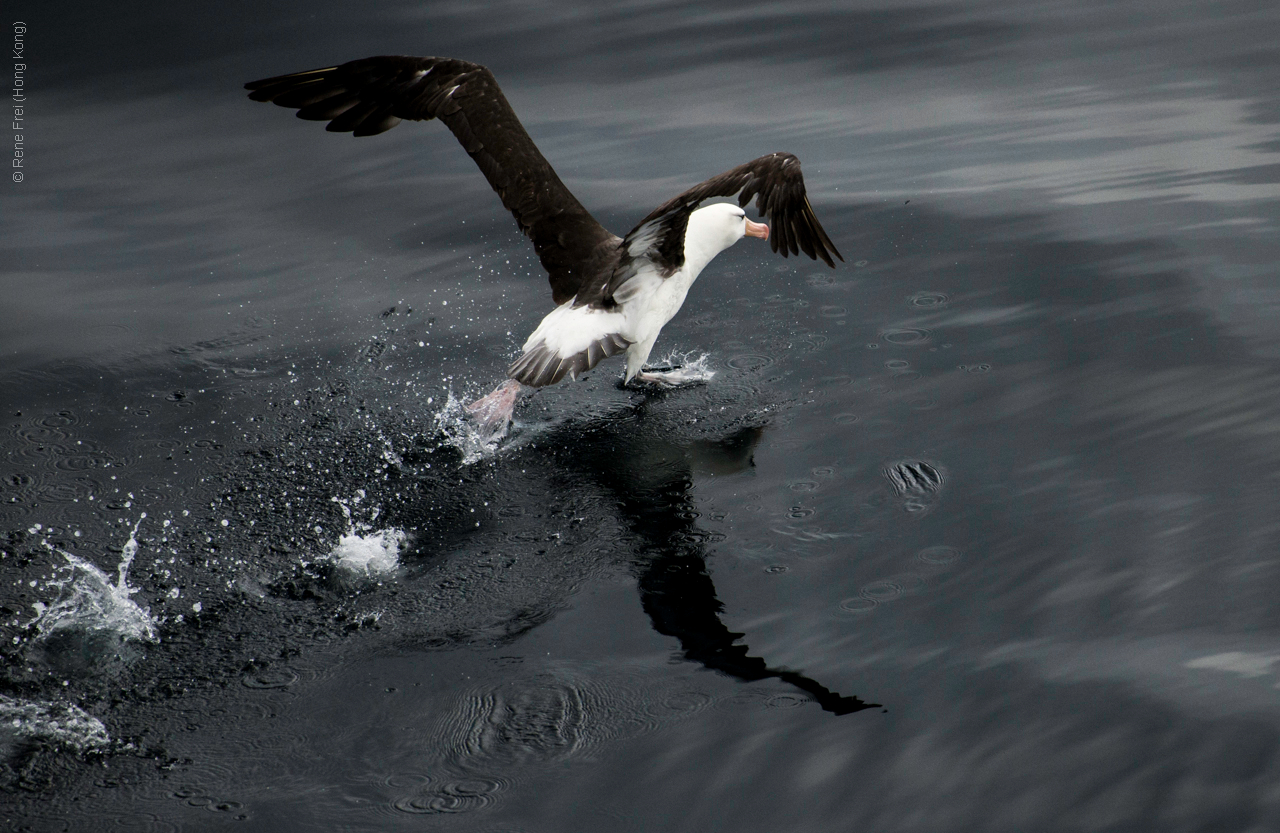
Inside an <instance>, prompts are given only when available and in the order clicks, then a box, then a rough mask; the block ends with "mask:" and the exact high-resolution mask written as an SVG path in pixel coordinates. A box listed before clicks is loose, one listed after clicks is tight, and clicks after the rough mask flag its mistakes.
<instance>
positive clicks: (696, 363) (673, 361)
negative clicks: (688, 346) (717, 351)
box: [657, 350, 716, 385]
mask: <svg viewBox="0 0 1280 833" xmlns="http://www.w3.org/2000/svg"><path fill="white" fill-rule="evenodd" d="M692 355H693V353H686V352H682V351H680V350H672V351H671V352H670V353H668V354H667V355H666V358H664V359H663V360H662V361H661V362H659V363H658V365H657V366H659V367H660V366H661V365H666V366H667V367H670V368H672V369H671V370H667V371H664V372H663V376H664V377H665V379H666V381H667V382H668V383H669V384H672V385H693V384H699V383H703V382H709V381H711V380H712V379H714V378H715V375H716V372H715V371H714V370H712V369H711V354H709V353H703V354H701V355H700V356H698V358H696V359H692V360H690V358H689V357H690V356H692Z"/></svg>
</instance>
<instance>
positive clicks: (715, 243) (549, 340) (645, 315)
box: [523, 203, 747, 382]
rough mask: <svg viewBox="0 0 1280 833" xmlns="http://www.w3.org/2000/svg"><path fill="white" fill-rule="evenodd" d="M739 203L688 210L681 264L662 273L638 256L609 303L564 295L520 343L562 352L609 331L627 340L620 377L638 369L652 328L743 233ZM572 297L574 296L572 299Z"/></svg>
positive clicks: (654, 332)
mask: <svg viewBox="0 0 1280 833" xmlns="http://www.w3.org/2000/svg"><path fill="white" fill-rule="evenodd" d="M746 222H747V221H746V219H745V216H744V214H743V212H742V210H741V209H740V208H738V207H737V206H733V205H726V204H723V203H717V204H715V205H709V206H706V207H705V208H700V209H698V210H697V211H694V212H693V213H692V214H690V215H689V225H688V229H687V230H686V232H685V238H684V264H683V265H682V266H681V267H680V268H679V269H677V270H676V271H675V272H674V273H672V274H671V275H669V276H668V277H665V278H664V277H663V276H662V274H661V271H660V269H659V266H658V265H657V264H656V263H654V262H653V261H651V260H645V261H643V263H642V265H641V266H640V268H639V269H638V270H637V271H636V274H635V275H633V276H632V277H631V278H629V279H628V280H627V282H626V283H624V284H622V285H621V286H620V287H618V289H617V290H616V291H615V292H614V294H613V298H614V301H615V302H616V303H617V306H616V307H613V308H612V309H600V308H598V307H591V306H579V307H575V306H574V303H575V301H573V300H571V301H566V302H565V303H563V304H561V305H560V306H558V307H556V308H555V309H554V310H552V311H551V312H550V313H549V314H548V315H547V316H546V317H545V318H543V319H542V323H540V324H539V325H538V328H537V329H536V330H534V331H533V334H532V335H530V336H529V338H528V340H527V341H525V343H524V348H523V349H524V352H526V353H528V352H530V351H532V350H534V349H536V348H538V346H539V345H543V344H545V346H546V347H547V349H548V350H550V351H552V352H554V353H555V354H557V355H558V356H560V357H562V358H568V357H570V356H573V355H575V354H578V353H581V352H583V351H584V350H586V349H587V348H588V347H589V346H590V345H591V344H593V343H596V342H598V341H600V340H602V339H604V338H607V337H608V336H610V335H617V336H621V337H622V338H623V339H625V340H626V341H628V342H630V346H629V347H628V348H627V351H626V356H627V371H626V380H627V381H628V382H629V381H631V380H632V379H633V378H635V376H636V375H637V374H639V373H640V371H641V369H642V368H643V367H644V364H645V362H646V361H648V359H649V353H650V352H652V350H653V345H654V343H655V342H656V341H657V340H658V334H659V333H660V332H662V328H663V327H665V326H666V324H667V322H668V321H670V320H671V319H672V318H674V317H675V315H676V313H677V312H679V311H680V307H681V306H683V305H684V299H685V297H686V296H687V295H688V294H689V288H690V287H691V286H693V282H694V281H695V280H697V279H698V275H700V274H701V273H702V270H703V269H705V268H706V266H707V264H708V263H710V262H711V260H712V259H713V258H714V257H715V256H716V255H718V254H720V252H722V251H724V250H725V249H727V248H729V247H730V246H732V245H733V244H734V243H736V242H738V241H739V240H741V239H742V237H743V236H744V235H745V234H746ZM575 300H576V299H575Z"/></svg>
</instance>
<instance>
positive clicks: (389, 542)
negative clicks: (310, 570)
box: [327, 489, 409, 577]
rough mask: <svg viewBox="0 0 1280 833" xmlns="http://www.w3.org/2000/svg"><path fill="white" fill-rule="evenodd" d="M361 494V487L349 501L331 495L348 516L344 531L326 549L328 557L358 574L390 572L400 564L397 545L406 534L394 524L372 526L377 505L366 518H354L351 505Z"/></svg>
mask: <svg viewBox="0 0 1280 833" xmlns="http://www.w3.org/2000/svg"><path fill="white" fill-rule="evenodd" d="M364 498H365V491H364V489H359V490H357V491H356V494H355V497H353V498H352V499H351V500H350V501H345V500H342V499H340V498H336V497H335V498H333V502H334V503H336V504H338V506H340V507H341V508H342V513H343V514H344V515H346V517H347V531H346V533H345V534H343V535H342V536H340V537H339V538H338V543H337V545H336V546H334V548H333V549H332V550H330V551H329V554H328V556H327V557H328V560H329V561H331V562H333V563H334V564H336V565H337V566H339V567H341V568H342V569H344V570H346V571H348V572H350V573H355V574H357V575H364V576H369V577H375V576H385V575H390V574H391V573H394V572H395V571H396V570H397V569H398V568H399V567H400V548H401V547H402V546H404V543H405V541H406V540H408V537H409V536H408V535H406V534H405V533H404V531H403V530H400V529H395V528H394V527H387V528H385V529H378V530H375V529H374V524H373V522H374V521H376V520H377V519H378V515H379V514H381V510H379V509H378V508H376V507H375V508H374V509H373V511H372V512H371V513H370V515H369V521H368V522H364V521H359V520H356V519H355V518H354V516H353V513H352V511H351V510H352V507H355V506H359V505H360V503H361V501H363V500H364Z"/></svg>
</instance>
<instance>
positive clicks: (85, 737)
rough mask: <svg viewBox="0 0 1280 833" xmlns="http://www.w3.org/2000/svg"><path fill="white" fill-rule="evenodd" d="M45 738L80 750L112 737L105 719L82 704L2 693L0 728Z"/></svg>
mask: <svg viewBox="0 0 1280 833" xmlns="http://www.w3.org/2000/svg"><path fill="white" fill-rule="evenodd" d="M4 729H8V730H9V731H11V732H13V733H14V734H16V735H17V736H18V737H23V738H42V739H44V740H50V741H54V742H57V743H61V744H64V745H66V746H70V747H72V748H73V749H76V750H78V751H80V752H87V751H89V750H91V749H102V748H104V747H106V746H107V745H108V744H109V743H110V742H111V738H110V737H109V736H108V735H107V728H106V727H105V726H103V725H102V721H101V720H98V718H96V717H94V716H93V715H91V714H89V713H88V712H86V711H85V710H84V709H81V708H79V707H78V706H72V705H64V704H57V703H40V702H35V701H32V700H19V699H17V698H16V697H8V696H6V695H3V694H0V731H2V730H4Z"/></svg>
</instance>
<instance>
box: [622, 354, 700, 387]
mask: <svg viewBox="0 0 1280 833" xmlns="http://www.w3.org/2000/svg"><path fill="white" fill-rule="evenodd" d="M715 375H716V372H715V371H714V370H709V369H707V368H706V367H705V366H704V365H703V363H702V362H701V361H698V362H695V363H693V364H685V365H671V364H667V365H660V366H658V367H646V368H645V369H643V370H641V371H640V372H639V373H637V374H636V375H635V376H633V377H631V384H633V385H634V384H637V383H639V384H641V385H651V386H653V387H656V388H663V389H668V388H678V387H682V386H685V385H699V384H703V383H704V382H706V381H708V380H709V379H711V378H712V377H714V376H715Z"/></svg>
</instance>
